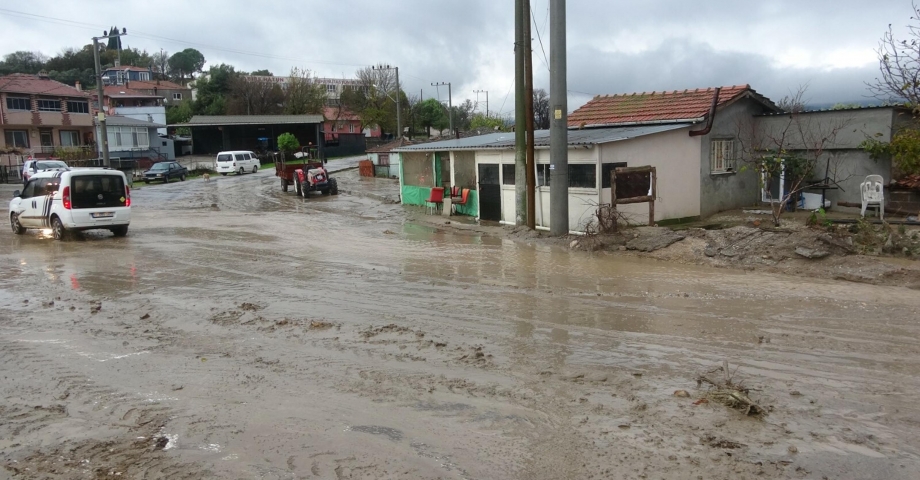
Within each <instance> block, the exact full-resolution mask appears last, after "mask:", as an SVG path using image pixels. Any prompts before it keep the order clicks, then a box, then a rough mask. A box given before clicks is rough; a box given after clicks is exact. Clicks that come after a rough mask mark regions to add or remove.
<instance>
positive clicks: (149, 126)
mask: <svg viewBox="0 0 920 480" xmlns="http://www.w3.org/2000/svg"><path fill="white" fill-rule="evenodd" d="M95 124H96V136H97V138H102V135H101V133H100V132H99V122H98V121H95ZM105 124H106V133H108V138H109V157H111V158H117V159H121V160H137V161H138V162H139V164H141V165H142V166H144V165H146V164H147V163H151V162H160V161H166V160H175V159H176V152H175V147H174V146H173V144H172V140H170V139H168V138H164V137H160V136H159V135H158V134H157V130H158V129H161V128H164V127H165V125H163V124H161V123H155V122H149V121H146V120H138V119H136V118H131V117H125V116H121V115H109V116H106V117H105ZM99 157H100V158H101V157H102V153H101V151H100V153H99Z"/></svg>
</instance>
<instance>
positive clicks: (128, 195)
mask: <svg viewBox="0 0 920 480" xmlns="http://www.w3.org/2000/svg"><path fill="white" fill-rule="evenodd" d="M125 206H126V207H130V206H131V187H129V186H127V185H125Z"/></svg>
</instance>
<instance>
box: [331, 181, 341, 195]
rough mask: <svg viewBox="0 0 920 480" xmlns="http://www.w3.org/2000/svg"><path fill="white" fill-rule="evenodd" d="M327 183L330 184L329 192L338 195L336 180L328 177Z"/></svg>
mask: <svg viewBox="0 0 920 480" xmlns="http://www.w3.org/2000/svg"><path fill="white" fill-rule="evenodd" d="M329 185H330V187H329V193H331V194H333V195H338V194H339V183H338V182H336V181H335V179H334V178H330V179H329Z"/></svg>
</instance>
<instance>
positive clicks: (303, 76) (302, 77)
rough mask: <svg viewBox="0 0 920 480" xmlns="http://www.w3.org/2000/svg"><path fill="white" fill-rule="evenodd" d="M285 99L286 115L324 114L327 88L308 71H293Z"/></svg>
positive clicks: (297, 69) (295, 68)
mask: <svg viewBox="0 0 920 480" xmlns="http://www.w3.org/2000/svg"><path fill="white" fill-rule="evenodd" d="M285 94H286V96H285V99H284V113H285V114H287V115H309V114H321V113H323V107H324V106H325V105H326V86H325V85H322V84H320V83H317V82H316V78H315V77H313V73H312V72H310V71H309V70H306V69H300V68H297V67H294V68H292V69H291V76H290V81H289V82H288V86H287V91H286V92H285Z"/></svg>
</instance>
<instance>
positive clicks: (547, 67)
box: [530, 4, 549, 70]
mask: <svg viewBox="0 0 920 480" xmlns="http://www.w3.org/2000/svg"><path fill="white" fill-rule="evenodd" d="M534 17H535V15H534V13H533V4H530V19H531V21H532V22H533V26H534V31H536V32H537V40H539V42H540V50H542V51H543V65H546V69H547V70H549V60H547V59H546V49H545V48H543V36H542V35H540V29H539V28H537V22H536V18H534ZM546 18H549V8H547V9H546ZM543 28H544V31H546V30H545V29H546V20H544V21H543Z"/></svg>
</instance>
